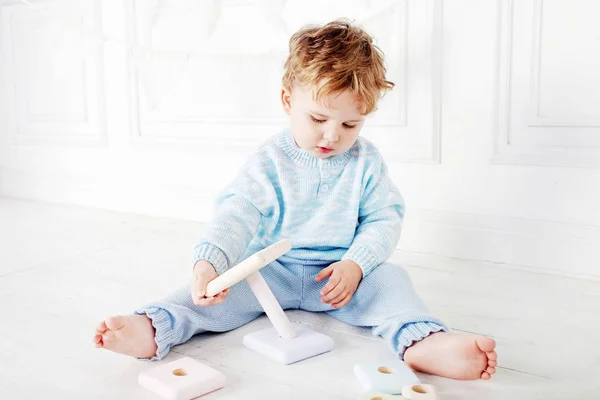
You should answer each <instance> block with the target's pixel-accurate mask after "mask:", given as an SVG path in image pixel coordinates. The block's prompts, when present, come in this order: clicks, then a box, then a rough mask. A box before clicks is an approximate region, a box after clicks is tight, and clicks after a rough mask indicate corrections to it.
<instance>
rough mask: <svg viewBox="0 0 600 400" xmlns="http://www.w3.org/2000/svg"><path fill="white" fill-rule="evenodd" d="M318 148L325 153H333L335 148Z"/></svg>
mask: <svg viewBox="0 0 600 400" xmlns="http://www.w3.org/2000/svg"><path fill="white" fill-rule="evenodd" d="M317 150H319V152H321V153H323V154H327V153H331V152H332V151H333V149H330V148H329V147H320V146H317Z"/></svg>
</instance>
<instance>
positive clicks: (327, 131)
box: [281, 85, 365, 158]
mask: <svg viewBox="0 0 600 400" xmlns="http://www.w3.org/2000/svg"><path fill="white" fill-rule="evenodd" d="M281 100H282V102H283V108H284V110H285V112H286V113H287V114H288V115H289V116H290V119H291V125H292V134H293V135H294V140H295V141H296V144H297V145H298V147H300V148H301V149H303V150H304V151H307V152H308V153H310V154H312V155H313V156H315V157H318V158H328V157H333V156H335V155H339V154H342V153H344V152H346V151H347V150H349V149H350V148H351V147H352V146H353V145H354V143H355V142H356V139H357V138H358V134H359V132H360V130H361V128H362V126H363V124H364V122H365V115H363V114H361V113H360V109H361V108H362V106H361V104H360V103H359V102H357V101H356V100H355V98H354V97H353V95H352V94H351V93H350V91H348V90H347V91H344V92H342V93H337V94H334V95H331V96H329V97H327V98H325V99H324V101H323V104H321V103H320V102H318V101H316V100H314V99H313V93H312V90H311V89H310V88H308V87H303V86H300V85H296V86H294V88H293V89H292V91H291V92H290V91H288V90H286V89H283V90H282V93H281ZM324 104H326V105H328V106H329V107H327V106H325V105H324Z"/></svg>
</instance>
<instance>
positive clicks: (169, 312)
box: [135, 261, 447, 360]
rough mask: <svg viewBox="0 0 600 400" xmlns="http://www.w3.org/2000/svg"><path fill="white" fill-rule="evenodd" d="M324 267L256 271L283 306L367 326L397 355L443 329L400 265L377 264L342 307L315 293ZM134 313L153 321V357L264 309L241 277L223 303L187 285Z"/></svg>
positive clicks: (276, 265)
mask: <svg viewBox="0 0 600 400" xmlns="http://www.w3.org/2000/svg"><path fill="white" fill-rule="evenodd" d="M326 266H327V264H319V263H314V265H300V264H290V263H285V264H282V263H280V262H279V261H274V262H272V263H271V264H269V265H268V266H266V267H264V268H263V269H261V271H260V272H261V274H262V276H263V277H264V279H265V281H266V282H267V284H268V285H269V287H270V288H271V290H272V291H273V294H274V295H275V297H276V298H277V300H278V301H279V304H281V307H283V309H301V310H306V311H313V312H326V313H327V314H329V315H331V316H332V317H334V318H336V319H338V320H340V321H343V322H346V323H348V324H351V325H355V326H362V327H370V328H372V333H373V335H379V336H381V337H383V338H384V339H385V340H386V341H387V342H388V343H389V344H390V345H391V347H392V350H393V351H394V353H395V354H397V355H398V356H399V357H400V358H403V355H404V351H405V350H406V348H407V347H408V346H410V345H411V344H412V343H414V342H415V341H418V340H421V339H423V338H424V337H426V336H428V335H429V334H431V333H433V332H439V331H447V327H446V326H445V325H444V324H443V322H441V321H440V320H438V319H437V318H434V317H433V316H432V315H431V314H430V312H429V311H428V310H427V308H426V307H425V305H424V304H423V302H422V301H421V300H420V299H419V297H418V296H417V294H416V293H415V291H414V289H413V286H412V283H411V281H410V278H409V277H408V274H407V273H406V271H405V270H404V269H403V268H401V267H400V266H397V265H394V264H389V263H385V264H382V265H380V266H379V267H377V268H375V269H374V270H373V271H372V272H371V273H370V274H369V275H367V276H366V277H364V278H363V279H362V281H361V282H360V284H359V286H358V288H357V290H356V292H355V293H354V296H353V297H352V300H350V302H349V303H348V304H347V305H346V306H345V307H342V308H340V309H334V308H333V307H331V305H329V304H326V303H322V302H321V300H320V298H321V295H320V293H319V292H320V290H321V289H322V288H323V286H325V284H326V283H327V279H324V280H323V281H321V282H315V280H314V278H315V277H316V276H317V274H318V273H319V271H321V270H322V269H323V268H325V267H326ZM135 313H136V314H139V315H141V314H146V315H148V317H149V318H150V319H151V320H152V324H153V326H154V327H155V329H156V337H155V340H156V343H157V345H158V350H157V355H156V356H155V357H153V358H152V360H160V359H161V358H163V357H164V356H165V355H166V354H167V353H168V352H169V350H170V348H171V347H172V346H175V345H178V344H181V343H184V342H186V341H187V340H189V339H190V338H191V337H192V336H194V335H196V334H199V333H202V332H225V331H229V330H232V329H235V328H238V327H240V326H242V325H244V324H247V323H248V322H250V321H252V320H254V319H255V318H257V317H259V316H260V315H261V314H262V313H263V310H262V307H261V306H260V303H259V302H258V300H256V297H255V296H254V294H253V293H252V291H251V290H250V287H249V286H248V284H247V283H246V281H245V280H244V281H242V282H240V283H238V284H237V285H234V286H233V287H232V288H231V290H230V291H229V294H228V296H227V298H226V299H225V301H224V302H223V303H221V304H218V305H216V306H208V307H200V306H196V305H195V304H194V303H193V302H192V298H191V295H190V289H189V287H185V288H182V289H180V290H178V291H177V292H175V293H173V294H172V295H171V296H169V297H167V298H166V299H165V300H163V301H159V302H156V303H153V304H150V305H148V306H146V307H144V308H141V309H139V310H137V311H136V312H135Z"/></svg>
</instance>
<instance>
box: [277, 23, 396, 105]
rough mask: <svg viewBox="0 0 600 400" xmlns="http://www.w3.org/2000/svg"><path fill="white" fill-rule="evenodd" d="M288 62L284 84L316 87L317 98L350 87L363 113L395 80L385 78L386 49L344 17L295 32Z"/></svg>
mask: <svg viewBox="0 0 600 400" xmlns="http://www.w3.org/2000/svg"><path fill="white" fill-rule="evenodd" d="M289 50H290V54H289V56H288V58H287V60H286V62H285V66H284V70H285V72H284V75H283V79H282V84H283V87H284V88H285V89H286V90H288V91H291V90H292V88H293V87H294V85H295V84H300V85H307V86H310V87H312V88H313V96H314V98H315V99H316V100H317V101H322V100H323V98H324V97H326V96H328V95H330V94H335V93H340V92H343V91H345V90H348V89H349V90H350V91H351V93H353V94H354V95H355V96H356V97H357V99H358V100H359V101H360V102H361V103H362V104H363V106H364V109H363V114H365V115H367V114H370V113H371V112H373V111H374V110H375V109H376V107H377V102H378V101H379V99H380V98H381V97H382V96H383V95H384V94H385V92H386V91H387V90H390V89H392V88H393V87H394V83H393V82H390V81H388V80H386V78H385V74H386V67H385V64H384V61H383V52H382V51H381V49H379V47H377V46H376V45H375V44H374V43H373V38H372V37H371V36H369V34H367V33H366V32H365V31H364V30H363V29H361V28H360V27H357V26H354V25H352V23H351V22H350V21H348V20H345V19H340V20H336V21H332V22H329V23H328V24H326V25H323V26H317V25H308V26H305V27H303V28H302V29H300V30H299V31H298V32H296V33H294V34H293V35H292V37H291V38H290V43H289Z"/></svg>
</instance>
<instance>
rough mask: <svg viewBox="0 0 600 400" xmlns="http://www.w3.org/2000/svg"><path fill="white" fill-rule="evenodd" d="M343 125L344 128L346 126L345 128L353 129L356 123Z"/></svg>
mask: <svg viewBox="0 0 600 400" xmlns="http://www.w3.org/2000/svg"><path fill="white" fill-rule="evenodd" d="M343 125H344V128H346V129H354V128H356V125H348V124H343Z"/></svg>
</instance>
